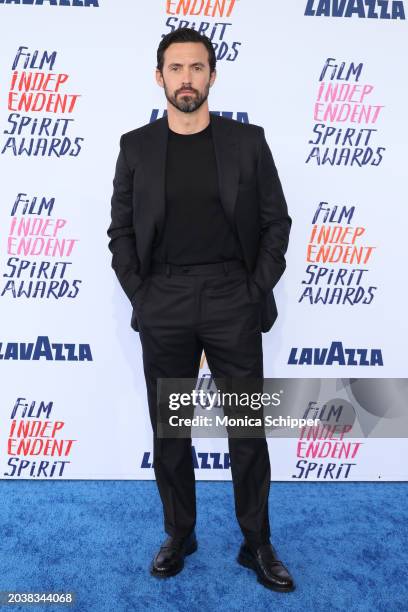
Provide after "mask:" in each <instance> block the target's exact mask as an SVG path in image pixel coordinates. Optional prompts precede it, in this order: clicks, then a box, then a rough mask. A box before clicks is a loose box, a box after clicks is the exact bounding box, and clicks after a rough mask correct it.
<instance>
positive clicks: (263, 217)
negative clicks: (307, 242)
mask: <svg viewBox="0 0 408 612" xmlns="http://www.w3.org/2000/svg"><path fill="white" fill-rule="evenodd" d="M257 190H258V198H259V210H260V221H261V238H260V245H259V251H258V257H257V261H256V264H255V269H254V271H253V274H252V277H253V280H254V281H255V283H256V284H257V285H258V287H259V288H260V290H261V291H262V292H263V293H264V294H268V293H270V292H271V291H272V289H273V288H274V286H275V285H276V283H277V282H278V280H279V279H280V277H281V276H282V274H283V272H284V270H285V268H286V261H285V253H286V250H287V248H288V242H289V233H290V228H291V225H292V219H291V218H290V217H289V215H288V208H287V204H286V200H285V196H284V194H283V190H282V185H281V182H280V180H279V176H278V172H277V170H276V167H275V163H274V161H273V157H272V153H271V150H270V148H269V146H268V143H267V142H266V139H265V131H264V129H263V128H261V139H260V147H259V154H258V160H257Z"/></svg>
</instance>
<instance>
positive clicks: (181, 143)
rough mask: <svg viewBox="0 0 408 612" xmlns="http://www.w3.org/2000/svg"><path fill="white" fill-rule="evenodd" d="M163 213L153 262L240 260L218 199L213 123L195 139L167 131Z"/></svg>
mask: <svg viewBox="0 0 408 612" xmlns="http://www.w3.org/2000/svg"><path fill="white" fill-rule="evenodd" d="M165 197H166V214H165V224H164V229H163V234H162V236H161V240H160V243H159V244H157V242H156V244H154V245H153V252H152V260H153V261H157V262H161V263H165V262H169V263H173V264H177V265H187V264H200V263H213V262H219V261H226V260H228V259H241V260H243V255H242V251H241V247H240V245H239V242H238V241H237V239H236V236H235V234H234V232H233V230H232V228H231V226H230V224H229V222H228V220H227V217H226V215H225V212H224V209H223V206H222V204H221V201H220V197H219V187H218V174H217V166H216V159H215V153H214V147H213V140H212V134H211V123H210V124H209V125H208V126H207V127H206V128H205V129H204V130H202V131H201V132H197V133H195V134H177V133H176V132H173V131H172V130H171V129H170V128H169V129H168V144H167V163H166V186H165Z"/></svg>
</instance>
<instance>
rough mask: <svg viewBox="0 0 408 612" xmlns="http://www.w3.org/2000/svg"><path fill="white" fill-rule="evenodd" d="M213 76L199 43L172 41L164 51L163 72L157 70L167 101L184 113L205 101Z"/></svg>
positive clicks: (205, 53)
mask: <svg viewBox="0 0 408 612" xmlns="http://www.w3.org/2000/svg"><path fill="white" fill-rule="evenodd" d="M215 76H216V74H215V70H214V72H213V73H212V74H211V75H210V66H209V63H208V51H207V49H206V47H205V45H203V44H202V43H200V42H197V43H196V42H185V43H184V42H183V43H172V44H171V45H170V46H169V47H167V49H166V51H165V52H164V64H163V74H161V73H160V71H159V70H156V80H157V82H158V83H159V85H161V86H162V87H164V93H165V95H166V98H167V100H168V101H169V102H170V104H172V105H173V106H175V107H176V108H177V109H178V110H180V111H181V112H183V113H192V112H194V111H195V110H197V109H198V108H199V107H200V106H201V105H202V104H203V103H204V102H205V101H206V99H207V98H208V92H209V90H210V86H211V85H212V84H213V82H214V80H215Z"/></svg>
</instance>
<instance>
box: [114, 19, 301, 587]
mask: <svg viewBox="0 0 408 612" xmlns="http://www.w3.org/2000/svg"><path fill="white" fill-rule="evenodd" d="M215 64H216V58H215V53H214V49H213V47H212V43H211V41H210V40H209V39H208V38H207V37H205V36H202V35H200V34H198V33H197V32H196V31H194V30H192V29H189V28H181V29H179V30H176V31H174V32H171V33H170V34H168V35H167V36H165V37H163V39H162V41H161V42H160V45H159V47H158V50H157V69H156V80H157V82H158V84H159V85H160V86H161V87H163V88H164V92H165V95H166V98H167V116H165V117H163V118H161V119H158V120H157V121H154V122H152V123H150V124H147V125H144V126H142V127H140V128H138V129H135V130H132V131H131V132H127V133H126V134H123V135H122V136H121V138H120V152H119V156H118V160H117V164H116V171H115V177H114V181H113V186H114V191H113V196H112V210H111V214H112V222H111V224H110V226H109V229H108V236H109V238H110V242H109V248H110V250H111V252H112V255H113V257H112V267H113V269H114V271H115V273H116V275H117V277H118V280H119V282H120V284H121V286H122V288H123V290H124V292H125V293H126V295H127V297H128V298H129V300H130V302H131V304H132V307H133V315H132V321H131V325H132V327H133V329H134V330H136V331H138V332H139V335H140V340H141V345H142V350H143V367H144V374H145V378H146V387H147V396H148V403H149V411H150V419H151V424H152V428H153V467H154V471H155V475H156V481H157V485H158V489H159V493H160V496H161V500H162V503H163V512H164V528H165V531H166V533H167V534H168V536H169V537H168V538H167V539H166V541H165V542H164V543H163V545H162V546H161V547H160V550H159V552H158V553H157V554H156V556H155V557H154V559H153V562H152V565H151V573H152V574H153V575H154V576H158V577H167V576H173V575H175V574H176V573H178V572H179V571H181V569H182V568H183V566H184V557H185V556H186V555H188V554H191V553H192V552H194V551H195V550H196V548H197V540H196V535H195V522H196V505H195V501H196V500H195V477H194V467H193V458H192V448H191V438H158V436H157V395H156V389H157V387H156V384H157V379H158V378H192V379H195V378H196V377H197V375H198V372H199V364H200V356H201V353H202V350H203V349H204V351H205V355H206V358H207V362H208V365H209V368H210V370H211V373H212V375H213V376H214V377H215V379H217V378H218V377H219V378H224V377H234V378H253V379H262V378H263V354H262V335H261V332H266V331H268V330H269V329H270V328H271V327H272V325H273V323H274V321H275V319H276V316H277V310H276V305H275V301H274V297H273V293H272V290H273V288H274V286H275V285H276V283H277V282H278V280H279V278H280V277H281V275H282V273H283V272H284V270H285V265H286V264H285V257H284V256H285V252H286V249H287V245H288V239H289V232H290V226H291V218H290V217H289V215H288V210H287V206H286V202H285V197H284V194H283V191H282V187H281V183H280V181H279V177H278V174H277V171H276V168H275V165H274V161H273V158H272V154H271V151H270V149H269V147H268V144H267V142H266V140H265V134H264V130H263V128H261V127H259V126H257V125H252V124H242V123H240V122H237V121H234V120H232V119H226V118H222V117H219V116H217V115H214V114H210V113H209V109H208V100H207V98H208V93H209V89H210V87H211V86H212V85H213V83H214V81H215V77H216V70H215ZM228 445H229V454H230V464H231V473H232V480H233V487H234V496H235V511H236V516H237V520H238V523H239V525H240V527H241V530H242V532H243V535H244V538H245V539H244V542H243V544H242V546H241V549H240V551H239V554H238V561H239V563H241V565H244V566H246V567H250V568H251V569H253V570H254V571H255V572H256V574H257V576H258V580H259V581H260V582H261V583H262V584H264V585H265V586H266V587H268V588H271V589H274V590H278V591H291V590H293V589H294V583H293V580H292V578H291V576H290V574H289V572H288V570H287V569H286V568H285V566H284V565H283V564H282V563H281V562H280V561H279V560H278V559H277V557H276V552H275V550H274V549H273V548H272V546H271V543H270V540H269V538H270V528H269V517H268V496H269V486H270V463H269V454H268V447H267V442H266V439H265V437H264V436H263V437H253V438H242V437H241V438H239V437H229V439H228Z"/></svg>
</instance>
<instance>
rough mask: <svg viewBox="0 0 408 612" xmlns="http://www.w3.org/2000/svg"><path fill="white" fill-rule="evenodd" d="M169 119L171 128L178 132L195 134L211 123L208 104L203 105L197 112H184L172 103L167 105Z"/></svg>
mask: <svg viewBox="0 0 408 612" xmlns="http://www.w3.org/2000/svg"><path fill="white" fill-rule="evenodd" d="M167 121H168V125H169V128H170V129H171V130H172V131H173V132H176V133H177V134H195V133H196V132H201V131H202V130H204V129H205V128H206V127H207V126H208V124H209V123H210V112H209V110H208V106H207V107H204V105H203V106H201V107H200V108H199V109H198V110H197V112H193V113H182V112H181V111H179V110H178V109H177V108H174V106H172V105H170V104H169V105H167Z"/></svg>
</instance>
